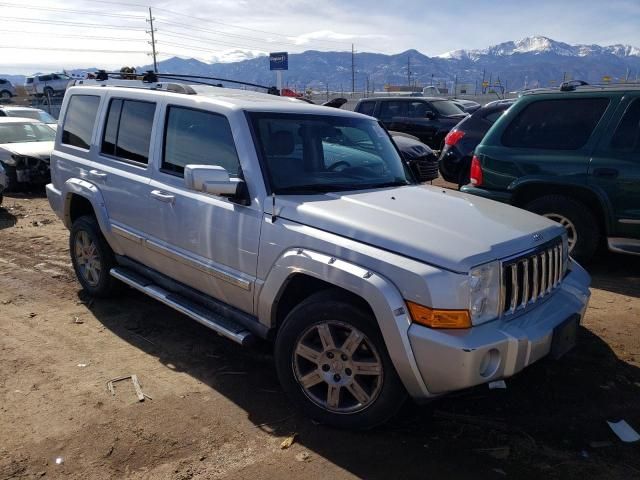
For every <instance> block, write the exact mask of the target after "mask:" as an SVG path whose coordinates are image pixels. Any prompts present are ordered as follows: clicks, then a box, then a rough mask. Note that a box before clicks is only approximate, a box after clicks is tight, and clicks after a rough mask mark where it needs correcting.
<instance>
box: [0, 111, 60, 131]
mask: <svg viewBox="0 0 640 480" xmlns="http://www.w3.org/2000/svg"><path fill="white" fill-rule="evenodd" d="M2 117H20V118H30V119H31V120H38V121H40V122H42V123H46V124H47V125H49V126H50V127H51V128H53V129H54V130H56V129H57V128H58V120H56V119H55V118H53V117H52V116H51V115H50V114H48V113H47V112H45V111H44V110H40V109H39V108H32V107H17V106H15V107H14V106H2V105H0V118H2Z"/></svg>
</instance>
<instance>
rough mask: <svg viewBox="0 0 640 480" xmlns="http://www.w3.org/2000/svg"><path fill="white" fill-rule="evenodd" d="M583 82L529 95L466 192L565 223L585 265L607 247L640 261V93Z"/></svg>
mask: <svg viewBox="0 0 640 480" xmlns="http://www.w3.org/2000/svg"><path fill="white" fill-rule="evenodd" d="M578 83H579V84H578V85H576V83H573V82H570V83H565V84H563V85H562V86H561V87H560V89H544V90H536V91H532V92H530V93H526V94H524V95H523V96H522V97H521V98H520V99H519V100H518V101H517V102H516V103H515V104H514V105H513V106H512V107H511V108H510V109H509V110H508V111H507V112H505V114H504V115H503V116H502V117H501V118H500V119H499V120H498V121H497V122H496V123H495V124H494V125H493V127H492V128H491V129H490V130H489V132H488V133H487V135H486V136H485V137H484V139H483V140H482V142H481V143H480V145H478V147H477V148H476V150H475V155H474V157H473V160H472V164H471V175H470V178H471V183H470V184H469V185H466V186H464V187H462V191H464V192H467V193H471V194H474V195H480V196H482V197H486V198H490V199H493V200H498V201H501V202H505V203H510V204H512V205H515V206H518V207H521V208H524V209H526V210H529V211H532V212H535V213H538V214H540V215H544V216H546V217H548V218H550V219H553V220H555V221H557V222H559V223H560V224H562V225H563V226H564V227H565V228H566V229H567V233H568V237H569V247H570V251H571V255H572V256H573V257H574V258H575V259H577V260H578V261H582V262H586V261H588V260H589V259H590V258H591V257H592V256H593V255H594V253H595V252H596V249H597V248H598V246H599V245H600V244H601V242H604V241H605V240H606V244H607V246H608V248H609V249H610V250H612V251H615V252H621V253H628V254H633V255H640V86H631V85H615V86H613V85H612V86H593V85H586V84H584V82H578Z"/></svg>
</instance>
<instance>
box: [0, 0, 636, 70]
mask: <svg viewBox="0 0 640 480" xmlns="http://www.w3.org/2000/svg"><path fill="white" fill-rule="evenodd" d="M11 5H13V6H11ZM146 6H151V7H153V9H154V16H155V17H156V19H157V22H156V25H155V26H156V28H157V33H156V39H157V47H158V51H159V52H160V58H161V59H162V58H168V57H169V56H172V55H175V54H178V55H181V56H186V57H195V58H198V59H200V60H204V61H216V60H218V61H231V60H236V59H241V58H246V57H251V56H255V55H260V54H264V53H265V52H269V51H278V50H288V51H290V52H299V51H303V50H307V49H318V50H347V49H349V48H350V44H351V43H352V42H353V43H354V44H355V47H356V49H357V50H358V51H377V52H383V53H398V52H401V51H404V50H407V49H409V48H415V49H417V50H419V51H421V52H423V53H425V54H427V55H430V56H434V55H438V54H441V53H444V52H447V51H450V50H456V49H476V48H485V47H487V46H489V45H494V44H497V43H501V42H504V41H508V40H518V39H521V38H524V37H527V36H532V35H543V36H547V37H550V38H553V39H555V40H559V41H563V42H567V43H571V44H575V43H586V44H591V43H597V44H601V45H610V44H616V43H624V44H631V45H635V46H638V47H640V28H639V27H640V0H634V1H630V0H610V1H606V2H603V1H590V0H582V1H575V0H555V1H546V0H542V1H540V0H538V1H510V2H502V1H499V2H496V1H488V0H475V1H470V0H453V1H443V0H440V1H438V2H435V1H431V0H423V1H419V0H406V1H381V0H377V1H371V0H325V1H318V0H277V1H276V0H206V1H204V0H181V1H180V2H175V0H146V1H145V0H135V1H127V0H119V1H115V0H29V1H28V2H25V1H24V0H6V2H5V1H3V2H2V3H0V12H1V13H2V15H0V71H2V72H4V73H30V72H32V71H35V70H41V71H42V70H47V69H54V70H60V69H62V68H77V67H82V66H104V67H105V68H113V67H116V66H118V65H123V64H131V65H141V64H146V63H149V56H148V55H147V53H146V52H147V51H148V50H150V46H149V45H148V43H147V42H148V40H149V38H148V35H147V34H146V33H145V29H148V25H147V24H146V23H145V21H144V16H145V15H147V14H148V11H147V10H146V8H145V7H146ZM240 27H242V28H240ZM18 47H21V48H18Z"/></svg>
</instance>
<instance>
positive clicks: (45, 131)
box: [0, 123, 56, 144]
mask: <svg viewBox="0 0 640 480" xmlns="http://www.w3.org/2000/svg"><path fill="white" fill-rule="evenodd" d="M55 138H56V132H55V131H54V130H53V129H52V128H50V127H47V126H46V125H44V124H42V123H0V144H2V143H23V142H50V141H53V140H55Z"/></svg>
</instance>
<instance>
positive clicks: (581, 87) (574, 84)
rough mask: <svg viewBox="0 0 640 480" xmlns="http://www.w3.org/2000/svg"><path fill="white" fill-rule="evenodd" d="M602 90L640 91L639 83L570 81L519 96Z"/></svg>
mask: <svg viewBox="0 0 640 480" xmlns="http://www.w3.org/2000/svg"><path fill="white" fill-rule="evenodd" d="M602 90H618V91H624V90H640V83H636V82H628V83H587V82H585V81H583V80H571V81H568V82H562V83H561V84H560V86H559V87H542V88H532V89H529V90H525V91H523V92H522V93H521V95H534V94H537V93H551V92H558V91H560V92H585V91H602Z"/></svg>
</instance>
